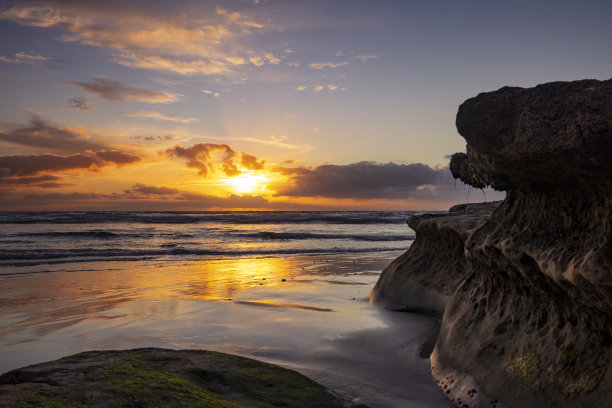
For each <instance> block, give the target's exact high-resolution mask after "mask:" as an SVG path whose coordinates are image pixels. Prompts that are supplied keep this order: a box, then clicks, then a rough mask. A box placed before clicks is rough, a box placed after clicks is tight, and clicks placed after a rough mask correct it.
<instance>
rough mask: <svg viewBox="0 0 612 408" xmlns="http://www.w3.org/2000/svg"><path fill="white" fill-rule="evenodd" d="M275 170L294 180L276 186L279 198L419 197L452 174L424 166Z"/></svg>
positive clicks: (367, 164) (371, 164)
mask: <svg viewBox="0 0 612 408" xmlns="http://www.w3.org/2000/svg"><path fill="white" fill-rule="evenodd" d="M274 170H275V171H277V172H279V173H281V174H284V175H287V176H289V178H290V183H289V184H280V185H277V186H273V188H275V189H276V191H277V195H278V196H298V197H330V198H387V199H399V198H410V197H416V196H417V195H418V191H419V189H422V188H423V186H436V185H437V184H439V183H440V181H441V180H442V179H443V177H444V173H445V172H448V169H433V168H431V167H429V166H427V165H424V164H421V163H416V164H396V163H385V164H382V163H374V162H360V163H353V164H348V165H332V164H329V165H323V166H318V167H315V168H313V169H308V168H304V167H277V168H275V169H274Z"/></svg>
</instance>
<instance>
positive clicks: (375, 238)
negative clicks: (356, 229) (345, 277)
mask: <svg viewBox="0 0 612 408" xmlns="http://www.w3.org/2000/svg"><path fill="white" fill-rule="evenodd" d="M241 235H242V236H243V237H248V238H260V239H264V240H308V239H349V240H353V241H370V242H384V241H408V240H414V235H361V234H319V233H310V232H273V231H261V232H251V233H243V234H241Z"/></svg>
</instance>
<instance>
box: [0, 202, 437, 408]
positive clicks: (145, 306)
mask: <svg viewBox="0 0 612 408" xmlns="http://www.w3.org/2000/svg"><path fill="white" fill-rule="evenodd" d="M359 215H360V217H355V215H354V214H353V216H352V217H348V218H347V220H348V221H346V222H345V223H343V224H338V223H339V219H335V221H334V222H335V223H336V224H333V225H340V227H339V228H341V229H345V232H342V234H345V235H347V236H349V235H353V238H350V240H352V241H354V242H356V243H357V244H356V245H353V247H355V246H356V247H359V246H360V245H361V243H363V242H368V243H369V244H368V248H365V249H367V250H366V251H362V252H358V251H355V250H353V252H349V251H350V248H347V247H344V249H345V250H347V252H344V253H342V250H336V251H335V253H319V254H291V255H282V254H274V255H270V254H267V255H266V254H258V255H257V256H253V255H247V256H245V255H242V256H240V255H239V256H233V257H232V256H226V257H203V256H195V255H184V256H181V255H175V256H174V257H168V256H167V255H164V256H157V257H154V258H153V259H139V260H119V261H112V260H107V259H104V260H100V259H99V258H92V259H88V260H85V259H84V258H78V260H76V259H72V258H70V257H64V258H59V257H55V258H53V259H47V260H39V261H37V262H33V261H28V262H26V261H6V262H5V266H4V267H3V269H2V272H3V273H2V275H1V276H0V286H1V287H2V293H3V296H2V301H1V303H0V319H1V320H0V327H1V330H0V333H1V335H0V344H1V347H0V371H1V372H5V371H8V370H11V369H14V368H18V367H21V366H24V365H29V364H34V363H40V362H43V361H49V360H53V359H57V358H60V357H63V356H66V355H70V354H74V353H77V352H81V351H86V350H109V349H114V350H118V349H131V348H138V347H163V348H172V349H208V350H215V351H222V352H227V353H233V354H239V355H243V356H247V357H252V358H255V359H259V360H263V361H266V362H270V363H274V364H278V365H281V366H283V367H287V368H291V369H294V370H297V371H299V372H301V373H303V374H306V375H307V376H309V377H311V378H312V379H314V380H315V381H317V382H319V383H321V384H323V385H324V386H326V387H328V388H330V389H332V390H333V391H335V392H337V393H339V394H340V395H343V396H345V397H348V398H350V399H352V400H354V401H355V402H359V403H363V404H365V405H367V406H370V407H447V406H449V403H448V402H447V401H446V399H445V398H444V397H443V395H442V394H441V393H440V391H439V390H438V388H437V386H436V384H435V382H434V381H433V380H432V378H431V376H430V374H429V359H428V358H427V357H428V353H429V351H430V350H428V347H429V346H428V344H429V343H431V342H430V338H431V337H432V336H435V334H436V333H437V330H438V322H437V321H435V320H434V319H431V318H429V317H425V316H421V315H416V314H410V313H399V312H390V311H386V310H384V309H381V308H378V307H376V306H373V305H371V304H370V303H369V299H368V292H369V291H370V289H371V288H372V287H373V286H374V284H375V282H376V280H377V279H378V276H379V275H380V272H381V271H382V270H383V269H384V267H385V266H386V265H387V264H388V263H389V262H390V261H391V260H393V259H394V258H395V257H397V256H398V255H399V254H401V253H402V251H398V250H385V251H376V250H375V249H376V242H375V241H364V240H359V239H354V238H356V237H355V236H354V235H356V234H355V231H359V232H360V233H361V234H362V235H366V236H372V235H376V234H379V232H377V231H378V228H381V225H384V224H366V223H365V222H363V220H364V219H365V217H366V216H365V215H364V214H359ZM345 217H346V215H345ZM266 222H270V220H267V221H266ZM317 222H319V224H317V223H314V224H313V223H306V224H304V223H303V224H301V225H302V227H303V228H304V229H308V230H310V231H311V233H312V231H315V230H316V229H317V228H320V227H322V225H321V221H317ZM358 222H360V223H362V224H356V223H358ZM351 223H352V224H351ZM83 225H84V224H74V225H73V226H72V227H71V226H70V224H66V223H62V224H54V225H51V224H49V223H47V224H44V225H43V224H40V225H37V224H35V223H30V224H27V225H25V226H23V225H22V226H19V225H17V224H12V225H10V226H9V227H10V228H6V229H5V231H9V230H10V231H12V232H10V233H9V232H5V234H13V236H11V237H8V236H7V235H5V237H4V239H5V241H7V240H9V239H13V240H15V236H14V235H15V234H16V233H17V232H16V231H25V230H27V229H28V228H30V229H32V230H31V231H30V235H32V236H35V235H33V234H39V235H38V236H40V234H43V233H46V234H50V231H51V230H54V231H58V230H61V232H62V234H63V235H60V237H66V236H68V235H70V234H72V235H75V232H77V231H76V230H77V229H78V230H79V231H81V235H86V234H85V233H84V231H90V232H89V235H92V233H91V231H101V225H99V224H95V225H93V226H92V225H89V226H86V227H84V226H83ZM166 225H171V228H176V224H166ZM215 225H216V226H213V225H212V224H206V223H204V224H201V225H200V226H199V228H200V229H201V230H203V229H208V230H213V229H218V228H219V225H218V224H215ZM232 225H234V226H235V225H236V224H232ZM249 225H251V226H252V223H251V224H249ZM296 225H297V224H292V225H286V224H282V223H276V224H267V226H266V228H265V229H266V230H268V229H272V228H278V229H283V230H287V229H292V230H294V231H295V229H296V228H298V227H297V226H296ZM333 225H332V226H331V228H330V230H332V231H333V229H334V227H333ZM355 225H359V227H358V228H355ZM368 225H369V227H368ZM349 226H352V227H349ZM364 226H365V227H364ZM192 227H193V226H189V228H192ZM387 227H389V229H391V230H393V229H395V228H397V229H398V230H402V229H403V230H404V231H405V236H406V237H411V236H412V235H410V234H411V232H410V231H409V229H408V227H407V226H406V225H405V224H399V223H397V224H387ZM113 228H115V229H114V230H112V229H111V228H109V226H107V227H106V229H105V231H106V232H107V233H112V231H114V233H117V226H115V227H113ZM121 228H122V229H124V230H130V231H132V232H135V231H136V232H137V231H138V228H137V227H136V226H135V225H128V226H126V225H123V226H122V227H121ZM147 228H149V232H150V233H151V234H154V231H155V228H153V229H151V226H150V225H149V226H148V227H147ZM156 228H158V229H157V230H156V231H158V232H159V233H162V234H163V233H166V232H164V231H162V230H161V229H162V228H163V227H156ZM249 228H250V227H249ZM258 228H260V229H261V228H263V227H262V226H261V225H258ZM336 228H338V227H336ZM186 229H187V226H185V225H183V227H182V228H179V230H181V231H182V232H181V234H182V235H185V231H186ZM33 230H36V232H34V231H33ZM348 230H350V231H353V233H349V232H348ZM276 232H277V233H282V231H276ZM337 232H338V231H337ZM285 233H286V231H285ZM328 234H329V232H328ZM342 234H341V233H338V234H337V235H342ZM100 235H101V234H99V233H98V236H100ZM22 238H24V237H22ZM30 239H31V238H30ZM57 239H60V240H61V239H62V238H57ZM57 239H56V240H55V242H54V243H53V242H51V243H48V245H50V246H52V245H56V246H57V245H58V243H57ZM72 239H73V240H74V238H72ZM81 239H82V237H81ZM87 239H89V240H90V242H89V243H88V246H89V247H93V246H94V244H95V242H98V245H100V246H102V245H106V246H110V245H111V242H109V241H108V239H107V238H104V239H102V238H95V239H92V238H87ZM181 239H184V237H183V238H181ZM315 240H318V241H319V242H318V245H319V246H321V249H322V250H323V249H327V250H328V251H329V249H330V248H329V241H330V240H332V238H328V239H321V238H316V239H315ZM333 240H336V244H337V245H338V246H340V247H341V245H340V242H339V241H338V238H337V237H336V238H333ZM348 240H349V238H347V239H345V241H346V242H344V244H346V245H347V246H348V245H349V244H348V242H349V241H348ZM113 242H114V243H112V245H114V246H115V248H114V250H115V251H116V252H120V251H118V250H119V249H121V248H118V247H119V246H121V245H124V244H122V243H121V242H118V240H117V239H115V240H114V241H113ZM380 242H382V246H383V247H385V246H388V245H389V241H388V240H387V241H385V240H384V237H382V236H381V240H380ZM156 243H157V245H163V244H164V243H163V242H162V243H160V242H156ZM165 243H168V242H165ZM171 243H172V242H170V244H171ZM316 243H317V242H314V240H313V239H312V238H309V239H308V242H307V243H296V239H295V238H293V239H291V240H285V241H283V242H282V243H281V245H284V246H285V248H286V247H287V246H290V245H294V246H301V247H307V248H310V249H312V248H313V246H314V245H315V244H316ZM260 244H261V243H260ZM392 244H393V245H399V242H392ZM405 244H406V245H409V244H410V241H408V242H406V243H405ZM13 245H16V244H13ZM245 245H246V243H245ZM253 245H254V244H253V243H251V247H252V246H253ZM261 245H263V244H261ZM272 245H274V244H272ZM184 246H186V245H184ZM201 246H202V247H203V248H205V246H206V245H205V243H204V242H203V241H201ZM80 248H82V245H81V246H78V245H76V244H74V247H73V249H72V250H73V251H75V250H78V249H80ZM268 248H269V250H270V251H271V250H273V249H270V246H269V245H268ZM88 250H89V251H92V250H95V248H88ZM48 252H49V253H55V252H53V248H48ZM149 257H150V255H149ZM19 262H25V263H24V264H23V265H22V266H15V264H17V263H19ZM9 263H13V265H6V264H9Z"/></svg>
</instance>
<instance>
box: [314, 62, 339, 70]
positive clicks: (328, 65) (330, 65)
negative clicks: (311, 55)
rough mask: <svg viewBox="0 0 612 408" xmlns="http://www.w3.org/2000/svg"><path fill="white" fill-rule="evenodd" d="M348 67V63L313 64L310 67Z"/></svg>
mask: <svg viewBox="0 0 612 408" xmlns="http://www.w3.org/2000/svg"><path fill="white" fill-rule="evenodd" d="M345 65H348V62H312V63H310V65H309V67H310V68H312V69H323V68H338V67H343V66H345Z"/></svg>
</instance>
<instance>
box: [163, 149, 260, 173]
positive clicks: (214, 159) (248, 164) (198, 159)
mask: <svg viewBox="0 0 612 408" xmlns="http://www.w3.org/2000/svg"><path fill="white" fill-rule="evenodd" d="M165 154H166V155H168V156H170V157H178V158H183V159H187V163H186V165H187V167H189V168H193V169H197V170H198V175H200V176H204V177H207V176H208V174H209V173H215V172H217V171H220V172H222V173H223V174H225V175H227V176H230V177H233V176H237V175H239V174H241V173H242V171H241V170H240V168H239V167H242V168H243V169H246V170H262V169H263V168H264V165H265V161H264V160H258V159H257V157H255V156H253V155H251V154H248V153H245V152H240V153H237V152H236V151H235V150H234V149H232V148H231V146H229V145H227V144H220V143H196V144H194V145H193V146H191V147H182V146H180V145H176V146H174V147H173V148H170V149H166V151H165Z"/></svg>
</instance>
